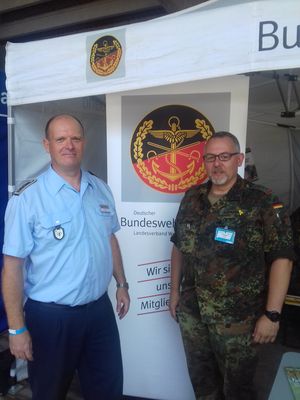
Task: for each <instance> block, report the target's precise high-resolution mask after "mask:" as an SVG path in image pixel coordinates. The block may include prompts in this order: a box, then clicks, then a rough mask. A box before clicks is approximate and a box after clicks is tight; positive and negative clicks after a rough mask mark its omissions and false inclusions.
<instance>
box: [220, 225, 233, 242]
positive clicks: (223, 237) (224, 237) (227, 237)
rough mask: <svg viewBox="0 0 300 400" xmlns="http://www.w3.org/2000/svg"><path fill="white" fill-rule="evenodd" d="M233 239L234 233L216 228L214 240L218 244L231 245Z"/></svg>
mask: <svg viewBox="0 0 300 400" xmlns="http://www.w3.org/2000/svg"><path fill="white" fill-rule="evenodd" d="M234 238H235V231H233V230H231V229H227V228H226V227H225V228H217V229H216V234H215V240H217V241H218V242H223V243H228V244H233V243H234Z"/></svg>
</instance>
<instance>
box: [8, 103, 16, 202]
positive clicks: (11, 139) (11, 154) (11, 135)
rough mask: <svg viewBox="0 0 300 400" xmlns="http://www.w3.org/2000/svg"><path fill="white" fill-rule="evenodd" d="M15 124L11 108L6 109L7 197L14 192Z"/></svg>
mask: <svg viewBox="0 0 300 400" xmlns="http://www.w3.org/2000/svg"><path fill="white" fill-rule="evenodd" d="M14 128H15V123H14V118H13V111H12V107H11V106H8V107H7V133H8V136H7V146H8V197H9V198H10V197H11V196H12V194H13V192H14V191H15V129H14Z"/></svg>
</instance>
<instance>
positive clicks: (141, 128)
mask: <svg viewBox="0 0 300 400" xmlns="http://www.w3.org/2000/svg"><path fill="white" fill-rule="evenodd" d="M213 133H214V128H213V126H212V124H211V123H210V121H209V120H208V119H207V118H206V117H205V116H204V115H203V114H201V113H200V112H199V111H197V110H195V109H193V108H191V107H188V106H184V105H166V106H164V107H160V108H158V109H156V110H154V111H152V112H150V113H149V114H148V115H146V116H145V117H144V118H143V119H142V120H141V121H140V122H139V124H138V126H137V127H136V129H135V131H134V133H133V136H132V139H131V149H130V152H131V162H132V165H133V167H134V169H135V171H136V173H137V174H138V176H139V178H140V179H141V180H142V181H143V182H144V183H145V184H146V185H148V186H150V187H151V188H153V189H155V190H158V191H161V192H164V193H172V194H177V193H182V192H185V191H186V190H187V189H188V188H190V187H191V186H193V185H197V184H200V183H202V182H203V181H205V180H206V179H207V174H206V171H205V167H204V162H203V157H202V156H203V151H204V145H205V143H206V141H207V140H208V139H209V138H210V137H211V136H212V135H213Z"/></svg>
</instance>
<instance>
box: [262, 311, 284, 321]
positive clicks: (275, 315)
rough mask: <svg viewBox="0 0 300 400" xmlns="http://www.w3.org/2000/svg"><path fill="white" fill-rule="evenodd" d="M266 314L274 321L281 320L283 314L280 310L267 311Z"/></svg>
mask: <svg viewBox="0 0 300 400" xmlns="http://www.w3.org/2000/svg"><path fill="white" fill-rule="evenodd" d="M265 316H266V317H268V318H269V320H270V321H272V322H279V321H280V318H281V314H280V313H279V312H278V311H268V310H266V311H265Z"/></svg>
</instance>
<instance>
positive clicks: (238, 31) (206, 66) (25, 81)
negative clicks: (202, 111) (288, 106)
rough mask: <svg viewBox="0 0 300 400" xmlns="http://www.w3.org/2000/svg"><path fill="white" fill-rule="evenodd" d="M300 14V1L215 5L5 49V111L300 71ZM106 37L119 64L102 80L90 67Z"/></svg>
mask: <svg viewBox="0 0 300 400" xmlns="http://www.w3.org/2000/svg"><path fill="white" fill-rule="evenodd" d="M299 15H300V2H299V0H285V3H284V7H283V6H282V0H252V1H251V0H249V1H243V0H240V1H237V0H218V1H209V2H207V3H204V4H201V5H199V6H195V7H192V8H191V9H188V10H186V11H184V12H179V13H175V14H171V15H169V16H167V17H163V18H158V19H154V20H151V21H147V22H142V23H138V24H132V25H128V26H124V27H118V28H112V29H106V30H100V31H93V32H87V33H81V34H76V35H69V36H65V37H59V38H55V39H47V40H41V41H36V42H29V43H21V44H14V43H8V44H7V56H6V74H7V89H8V101H9V105H12V106H13V105H19V104H28V103H36V102H42V101H49V100H58V99H66V98H74V97H83V96H90V95H96V94H97V95H99V94H108V93H113V92H121V91H127V90H135V89H142V88H146V87H155V86H160V85H168V84H173V83H179V82H186V81H193V80H199V79H206V78H213V77H219V76H229V75H234V74H239V73H247V72H252V71H262V70H268V69H277V70H278V69H288V68H293V67H298V66H299V53H300V50H299V47H300V43H299ZM104 35H113V36H116V37H117V38H120V41H121V44H122V48H123V54H122V59H123V63H124V64H123V66H122V68H121V67H120V69H119V71H118V68H119V67H118V68H117V70H116V71H115V72H114V73H113V74H112V75H110V76H106V77H102V76H98V75H96V74H95V73H93V72H92V70H91V67H90V62H89V57H90V50H91V47H92V44H93V40H94V39H97V38H100V37H103V36H104ZM66 71H67V72H66Z"/></svg>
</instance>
